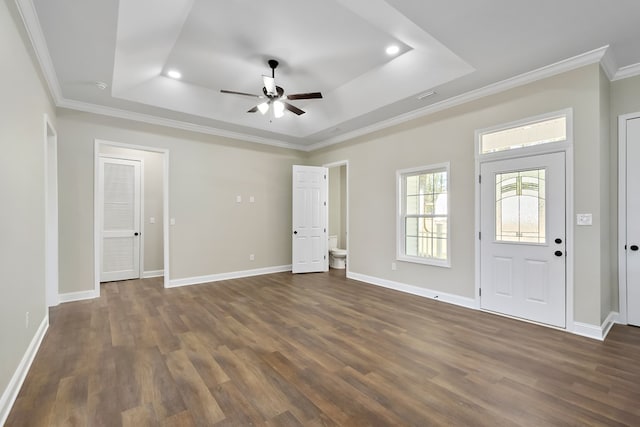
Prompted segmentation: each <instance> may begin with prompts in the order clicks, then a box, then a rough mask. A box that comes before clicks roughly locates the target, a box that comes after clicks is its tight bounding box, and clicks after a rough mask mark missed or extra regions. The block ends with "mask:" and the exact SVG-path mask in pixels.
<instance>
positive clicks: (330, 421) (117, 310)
mask: <svg viewBox="0 0 640 427" xmlns="http://www.w3.org/2000/svg"><path fill="white" fill-rule="evenodd" d="M160 280H161V279H146V280H139V281H138V280H136V281H128V282H115V283H109V284H106V285H104V286H103V290H102V296H101V297H100V298H99V299H96V300H92V301H83V302H75V303H68V304H63V305H61V306H59V307H56V308H55V309H53V310H52V311H51V326H50V328H49V331H48V333H47V336H46V337H45V339H44V341H43V343H42V347H41V348H40V351H39V353H38V355H37V357H36V360H35V361H34V363H33V366H32V368H31V371H30V372H29V375H28V377H27V379H26V382H25V384H24V386H23V388H22V390H21V392H20V394H19V397H18V399H17V401H16V403H15V405H14V408H13V411H12V412H11V414H10V416H9V419H8V420H7V424H6V425H7V426H66V425H70V426H71V425H72V426H103V425H104V426H118V425H128V426H130V425H132V426H136V427H142V426H147V425H166V426H191V425H202V426H248V425H256V426H299V425H304V426H322V425H328V426H332V425H340V426H360V425H371V426H386V425H392V426H400V425H415V426H426V425H470V426H475V425H487V426H501V425H519V426H524V425H531V426H543V425H581V426H583V425H607V426H613V425H636V426H637V425H640V328H633V327H626V326H620V325H616V326H615V327H614V328H613V330H612V331H611V333H610V334H609V337H608V338H607V340H606V342H604V343H601V342H598V341H593V340H590V339H586V338H582V337H578V336H574V335H571V334H568V333H564V332H560V331H555V330H552V329H548V328H544V327H539V326H536V325H531V324H527V323H523V322H518V321H514V320H511V319H506V318H502V317H498V316H494V315H491V314H487V313H482V312H477V311H473V310H467V309H462V308H459V307H455V306H451V305H448V304H445V303H441V302H437V301H432V300H428V299H425V298H420V297H415V296H410V295H406V294H402V293H398V292H394V291H391V290H387V289H383V288H378V287H374V286H370V285H366V284H363V283H360V282H355V281H350V280H347V279H345V278H344V274H343V272H340V271H335V270H332V271H331V273H329V274H308V275H296V276H294V275H291V274H289V273H282V274H274V275H268V276H261V277H254V278H247V279H238V280H230V281H225V282H217V283H214V284H205V285H197V286H190V287H184V288H178V289H163V288H162V285H161V281H160Z"/></svg>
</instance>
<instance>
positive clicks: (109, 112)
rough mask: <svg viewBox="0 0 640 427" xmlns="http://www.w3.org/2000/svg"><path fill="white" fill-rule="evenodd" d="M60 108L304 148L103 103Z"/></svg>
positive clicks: (68, 104)
mask: <svg viewBox="0 0 640 427" xmlns="http://www.w3.org/2000/svg"><path fill="white" fill-rule="evenodd" d="M56 106H58V107H60V108H68V109H70V110H76V111H84V112H87V113H93V114H99V115H102V116H108V117H115V118H119V119H125V120H133V121H135V122H142V123H148V124H152V125H159V126H166V127H169V128H173V129H180V130H186V131H190V132H196V133H200V134H206V135H213V136H220V137H223V138H230V139H236V140H239V141H244V142H255V143H257V144H264V145H271V146H274V147H279V148H289V149H292V150H303V151H304V149H303V147H301V146H300V145H299V144H294V143H287V142H282V141H281V140H278V139H271V138H264V137H260V136H256V135H251V134H246V133H240V132H232V131H228V130H224V129H218V128H214V127H211V126H205V125H197V124H195V123H189V122H184V121H181V120H175V119H168V118H163V117H157V116H152V115H150V114H144V113H138V112H134V111H127V110H121V109H119V108H113V107H106V106H103V105H96V104H90V103H88V102H81V101H75V100H69V99H62V100H60V102H57V103H56ZM283 136H284V135H283Z"/></svg>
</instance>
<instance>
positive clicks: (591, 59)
mask: <svg viewBox="0 0 640 427" xmlns="http://www.w3.org/2000/svg"><path fill="white" fill-rule="evenodd" d="M608 48H609V46H608V45H607V46H603V47H601V48H598V49H594V50H592V51H589V52H586V53H583V54H581V55H577V56H574V57H572V58H568V59H565V60H562V61H559V62H556V63H555V64H551V65H547V66H545V67H541V68H538V69H536V70H533V71H529V72H526V73H523V74H520V75H517V76H515V77H511V78H508V79H506V80H502V81H499V82H496V83H492V84H490V85H487V86H485V87H482V88H480V89H476V90H472V91H469V92H466V93H463V94H460V95H458V96H454V97H451V98H448V99H445V100H443V101H440V102H436V103H435V104H431V105H428V106H426V107H424V108H421V109H418V110H414V111H410V112H408V113H405V114H401V115H399V116H396V117H393V118H391V119H388V120H383V121H381V122H378V123H376V124H374V125H371V126H366V127H363V128H360V129H357V130H354V131H352V132H347V133H344V134H342V135H338V136H336V137H334V138H329V139H327V140H325V141H322V142H319V143H316V144H313V145H309V146H307V147H305V148H304V151H314V150H319V149H321V148H324V147H328V146H330V145H333V144H337V143H340V142H343V141H346V140H348V139H352V138H356V137H358V136H362V135H366V134H369V133H372V132H376V131H379V130H382V129H386V128H388V127H391V126H395V125H399V124H401V123H404V122H407V121H409V120H413V119H417V118H420V117H424V116H427V115H429V114H433V113H437V112H438V111H442V110H446V109H448V108H451V107H455V106H457V105H461V104H465V103H467V102H471V101H475V100H477V99H480V98H484V97H486V96H490V95H495V94H497V93H500V92H504V91H507V90H509V89H513V88H516V87H519V86H524V85H526V84H529V83H533V82H536V81H538V80H542V79H546V78H548V77H553V76H555V75H558V74H561V73H565V72H568V71H571V70H575V69H577V68H580V67H583V66H586V65H590V64H595V63H597V62H600V60H601V59H602V57H603V56H604V54H605V53H606V51H607V49H608ZM625 68H626V67H625Z"/></svg>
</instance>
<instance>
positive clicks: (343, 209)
mask: <svg viewBox="0 0 640 427" xmlns="http://www.w3.org/2000/svg"><path fill="white" fill-rule="evenodd" d="M324 167H326V168H328V169H329V197H328V199H329V209H328V227H329V229H328V232H327V236H329V237H330V238H331V236H335V237H336V244H337V248H339V249H343V250H345V251H347V252H346V254H345V255H347V257H346V260H345V261H344V264H346V271H347V272H348V270H349V261H348V259H349V257H348V249H349V197H348V193H349V185H348V183H349V164H348V162H347V161H341V162H335V163H331V164H328V165H324ZM331 261H332V260H331V259H330V263H329V265H330V267H333V266H332V265H331ZM340 264H342V262H341V261H338V262H335V263H334V265H335V266H339V265H340ZM334 268H335V267H334ZM338 268H339V267H338Z"/></svg>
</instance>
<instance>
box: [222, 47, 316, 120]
mask: <svg viewBox="0 0 640 427" xmlns="http://www.w3.org/2000/svg"><path fill="white" fill-rule="evenodd" d="M269 67H271V77H269V76H264V75H263V76H262V81H263V83H264V87H263V88H262V93H263V95H254V94H251V93H245V92H237V91H234V90H225V89H222V90H220V92H222V93H231V94H235V95H243V96H250V97H252V98H258V99H265V101H264V102H262V103H260V104H258V105H256V106H255V107H253V108H251V109H250V110H249V111H247V113H255V112H256V111H260V112H261V113H262V114H266V113H267V111H269V107H272V108H273V115H274V117H276V118H280V117H282V116H283V115H284V110H289V111H291V112H292V113H294V114H297V115H298V116H299V115H301V114H304V113H305V112H304V111H303V110H301V109H299V108H298V107H296V106H294V105H291V104H289V103H288V102H286V101H287V100H289V101H293V100H298V99H319V98H322V94H321V93H320V92H309V93H296V94H291V95H285V94H284V89H282V87H280V86H276V80H275V77H276V68H277V67H278V61H276V60H275V59H270V60H269Z"/></svg>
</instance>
